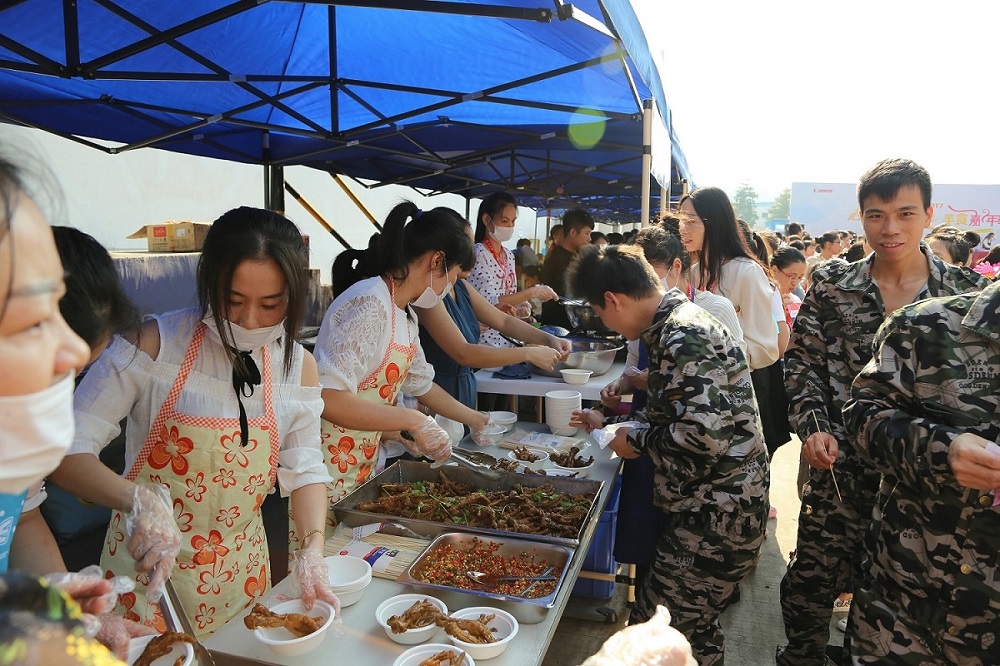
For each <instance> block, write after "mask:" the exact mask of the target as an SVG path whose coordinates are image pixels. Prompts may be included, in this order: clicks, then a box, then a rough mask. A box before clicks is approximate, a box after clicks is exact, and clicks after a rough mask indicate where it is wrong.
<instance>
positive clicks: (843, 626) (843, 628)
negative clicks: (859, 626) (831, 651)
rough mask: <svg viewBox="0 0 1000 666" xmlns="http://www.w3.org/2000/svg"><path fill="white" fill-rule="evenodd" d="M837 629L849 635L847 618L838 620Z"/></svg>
mask: <svg viewBox="0 0 1000 666" xmlns="http://www.w3.org/2000/svg"><path fill="white" fill-rule="evenodd" d="M837 629H840V630H841V631H843V632H844V633H845V634H846V633H847V618H846V617H842V618H840V619H839V620H837Z"/></svg>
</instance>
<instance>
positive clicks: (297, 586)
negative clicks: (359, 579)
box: [292, 548, 340, 617]
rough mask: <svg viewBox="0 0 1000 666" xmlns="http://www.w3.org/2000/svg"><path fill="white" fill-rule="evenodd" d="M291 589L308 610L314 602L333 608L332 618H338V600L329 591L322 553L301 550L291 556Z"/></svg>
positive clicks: (327, 575) (328, 578)
mask: <svg viewBox="0 0 1000 666" xmlns="http://www.w3.org/2000/svg"><path fill="white" fill-rule="evenodd" d="M292 581H293V582H292V589H293V590H294V591H295V593H296V594H297V595H298V596H299V597H300V598H301V599H302V604H303V605H304V606H305V607H306V610H309V609H310V608H312V607H313V604H314V603H316V600H317V599H319V600H320V601H325V602H326V603H328V604H330V605H331V606H333V614H334V617H340V599H338V598H337V595H336V594H334V593H333V591H332V590H331V589H330V574H329V569H328V568H327V566H326V560H324V559H323V553H321V552H320V551H318V550H316V549H314V548H302V549H300V550H297V551H295V553H294V555H293V556H292Z"/></svg>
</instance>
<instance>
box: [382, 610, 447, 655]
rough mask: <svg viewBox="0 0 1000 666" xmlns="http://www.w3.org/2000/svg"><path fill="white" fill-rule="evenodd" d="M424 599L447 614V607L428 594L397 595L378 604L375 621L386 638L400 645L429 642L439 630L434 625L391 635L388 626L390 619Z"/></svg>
mask: <svg viewBox="0 0 1000 666" xmlns="http://www.w3.org/2000/svg"><path fill="white" fill-rule="evenodd" d="M424 599H426V600H427V601H430V602H431V603H432V604H434V605H435V606H437V607H438V610H440V611H441V612H442V613H444V614H445V615H447V614H448V607H447V606H445V604H444V602H443V601H441V600H440V599H436V598H434V597H432V596H430V595H429V594H397V595H396V596H394V597H389V598H388V599H386V600H385V601H383V602H382V603H381V604H379V606H378V608H376V609H375V621H376V622H378V623H379V624H381V625H382V629H383V630H385V635H386V636H388V637H389V638H390V639H392V640H393V641H395V642H396V643H399V644H401V645H416V644H417V643H423V642H424V641H427V640H430V639H431V637H432V636H434V634H436V633H437V632H438V629H439V628H440V627H438V626H437V625H436V624H431V625H428V626H426V627H419V628H417V629H408V630H407V631H404V632H403V633H401V634H394V633H392V627H390V626H389V618H390V617H392V616H393V615H399V614H401V613H403V612H404V611H406V609H407V608H409V607H410V606H412V605H413V604H415V603H417V602H418V601H423V600H424ZM427 656H430V655H427ZM414 663H415V664H418V663H420V662H419V661H416V662H414Z"/></svg>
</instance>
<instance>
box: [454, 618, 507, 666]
mask: <svg viewBox="0 0 1000 666" xmlns="http://www.w3.org/2000/svg"><path fill="white" fill-rule="evenodd" d="M480 615H494V616H495V617H494V618H493V619H492V620H490V623H489V626H490V627H491V628H494V629H496V630H497V631H496V632H495V633H494V634H493V636H494V638H496V639H497V640H496V642H495V643H485V644H483V643H466V642H465V641H460V640H458V639H457V638H455V637H454V636H451V635H448V640H450V641H451V642H452V643H454V644H455V646H456V647H459V648H461V649H462V650H464V651H465V653H466V654H468V655H471V656H472V658H473V659H481V660H485V659H493V658H494V657H498V656H500V654H502V653H503V651H504V650H506V649H507V645H509V644H510V642H511V641H512V640H513V639H514V636H517V626H518V625H517V620H515V619H514V616H513V615H511V614H510V613H508V612H507V611H503V610H500V609H499V608H490V607H488V606H472V607H470V608H463V609H462V610H458V611H455V612H454V613H452V614H451V616H452V617H454V618H458V619H461V620H475V619H476V618H478V617H479V616H480ZM446 635H447V634H446Z"/></svg>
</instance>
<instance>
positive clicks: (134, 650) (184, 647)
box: [125, 636, 194, 666]
mask: <svg viewBox="0 0 1000 666" xmlns="http://www.w3.org/2000/svg"><path fill="white" fill-rule="evenodd" d="M154 638H156V636H140V637H139V638H133V639H132V640H130V641H129V642H128V657H127V658H126V660H125V661H126V663H128V664H134V663H135V660H136V659H138V658H139V656H140V655H142V651H143V650H145V649H146V646H147V645H149V641H151V640H153V639H154ZM178 659H183V660H184V661H182V662H181V666H190V665H191V664H192V663H193V662H194V646H192V645H191V644H190V643H174V644H173V645H171V646H170V652H168V653H167V654H165V655H163V656H162V657H160V658H159V659H154V660H153V662H152V664H153V666H173V664H174V662H176V661H177V660H178Z"/></svg>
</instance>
